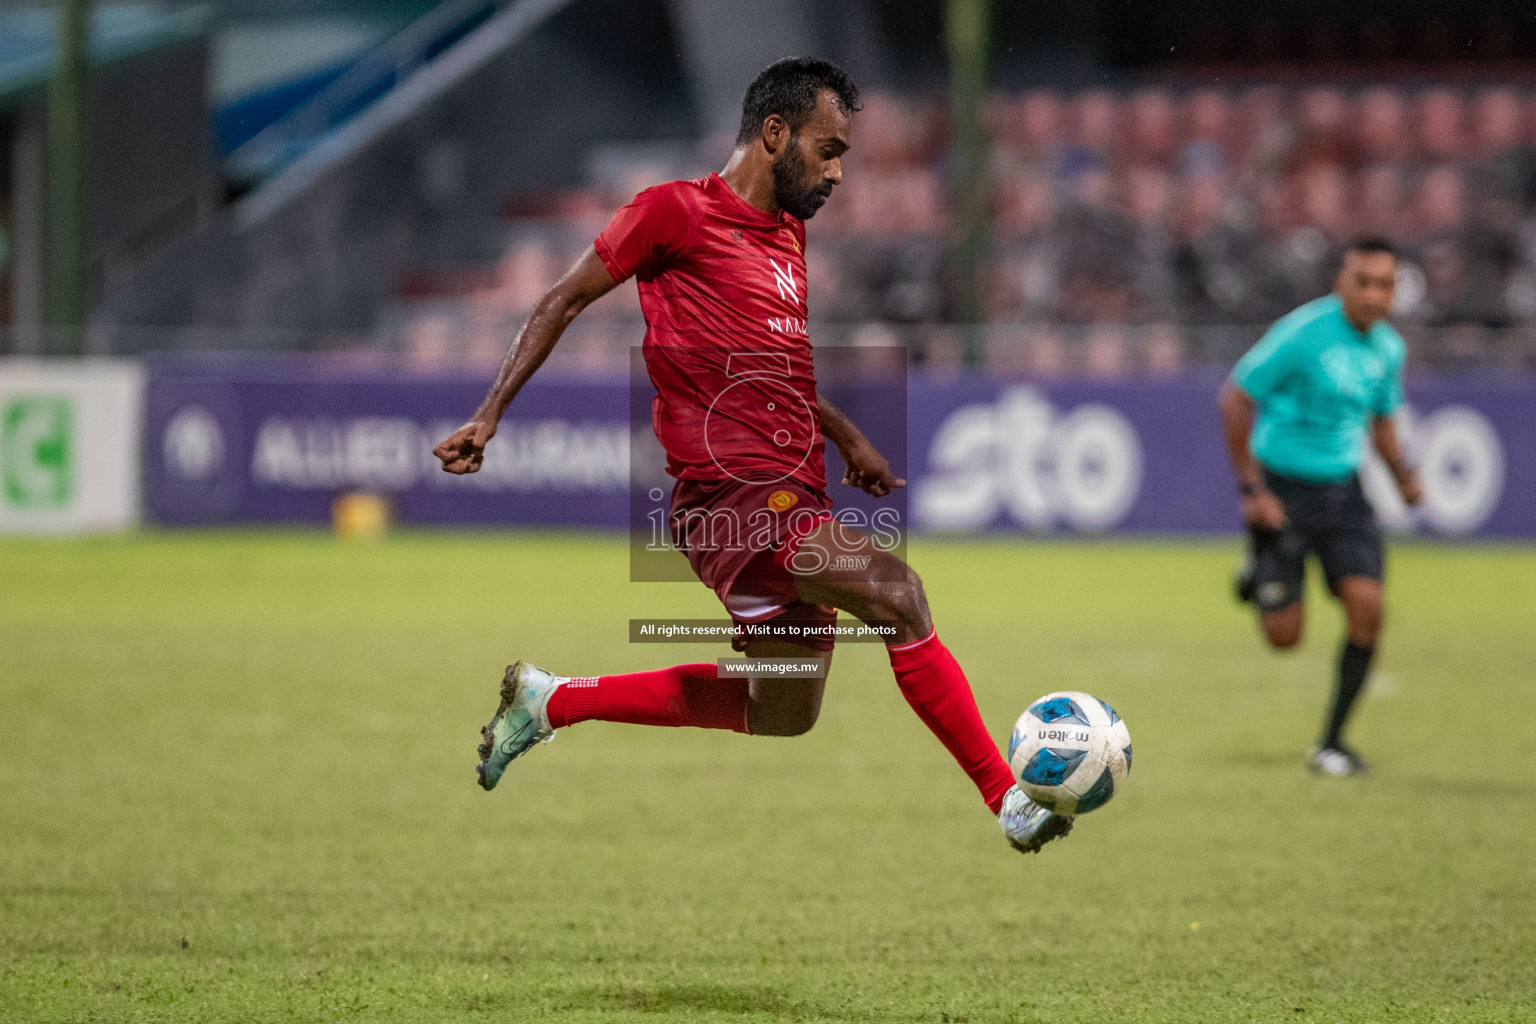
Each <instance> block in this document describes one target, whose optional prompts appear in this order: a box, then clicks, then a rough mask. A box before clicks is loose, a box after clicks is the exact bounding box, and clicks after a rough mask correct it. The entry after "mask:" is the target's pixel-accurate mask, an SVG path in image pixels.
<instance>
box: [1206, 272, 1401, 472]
mask: <svg viewBox="0 0 1536 1024" xmlns="http://www.w3.org/2000/svg"><path fill="white" fill-rule="evenodd" d="M1406 351H1407V349H1406V346H1404V345H1403V339H1402V336H1401V335H1400V334H1398V333H1397V331H1395V330H1393V328H1392V325H1391V324H1389V323H1387V322H1386V321H1385V320H1378V321H1376V322H1375V323H1374V324H1372V325H1371V329H1370V330H1368V331H1365V332H1364V333H1362V332H1361V331H1359V330H1357V329H1356V328H1355V325H1354V324H1352V323H1350V322H1349V318H1348V317H1346V316H1345V315H1344V301H1343V300H1342V299H1340V298H1339V297H1338V296H1337V295H1325V296H1323V297H1322V298H1321V299H1316V300H1314V301H1312V302H1309V303H1307V304H1306V305H1305V306H1301V307H1299V308H1297V309H1294V310H1292V311H1291V312H1290V313H1287V314H1286V315H1285V316H1283V317H1281V318H1280V319H1279V320H1277V321H1275V324H1274V326H1273V327H1271V328H1270V329H1269V330H1268V331H1267V332H1266V333H1265V335H1264V337H1263V338H1261V339H1259V343H1258V344H1257V345H1255V346H1253V348H1251V349H1249V350H1248V352H1247V354H1246V355H1244V356H1243V358H1242V359H1240V360H1238V363H1237V366H1236V367H1234V368H1233V370H1232V383H1234V384H1236V385H1237V386H1238V387H1240V388H1242V389H1243V390H1244V391H1246V392H1247V393H1248V394H1249V395H1250V396H1251V397H1252V398H1253V400H1254V402H1255V403H1256V404H1257V405H1258V420H1257V422H1256V423H1255V424H1254V428H1253V436H1252V438H1250V440H1249V442H1248V445H1249V450H1250V451H1251V452H1253V457H1254V458H1256V459H1258V460H1259V462H1261V463H1262V464H1263V465H1265V466H1267V467H1268V468H1269V469H1271V470H1273V471H1274V472H1276V473H1279V474H1280V475H1281V476H1288V477H1292V478H1294V479H1297V480H1305V481H1307V482H1309V483H1335V482H1338V481H1341V480H1346V479H1348V478H1349V477H1350V475H1351V474H1353V473H1354V472H1355V470H1356V469H1358V468H1359V466H1360V457H1361V456H1362V455H1363V454H1364V452H1365V439H1366V436H1367V434H1368V433H1369V431H1370V424H1371V420H1372V419H1373V418H1374V417H1376V416H1386V415H1388V414H1389V413H1391V412H1392V411H1393V410H1394V409H1396V408H1397V407H1398V406H1399V405H1400V404H1402V401H1403V385H1402V370H1403V355H1404V353H1405V352H1406Z"/></svg>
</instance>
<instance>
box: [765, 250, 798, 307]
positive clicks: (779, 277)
mask: <svg viewBox="0 0 1536 1024" xmlns="http://www.w3.org/2000/svg"><path fill="white" fill-rule="evenodd" d="M768 265H769V266H770V267H772V268H773V281H774V283H775V284H777V285H778V286H779V298H781V299H783V300H784V301H785V302H792V303H794V304H795V305H799V304H800V291H799V289H798V288H796V287H795V275H794V274H793V273H791V270H792V269H793V265H792V264H791V263H790V262H789V261H788V260H785V261H784V265H783V266H782V267H781V266H779V265H778V263H777V262H775V261H774V258H773V257H772V256H770V257H768Z"/></svg>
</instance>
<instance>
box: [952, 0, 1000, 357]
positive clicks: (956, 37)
mask: <svg viewBox="0 0 1536 1024" xmlns="http://www.w3.org/2000/svg"><path fill="white" fill-rule="evenodd" d="M991 21H992V4H991V0H948V8H947V10H946V11H945V19H944V22H945V26H944V27H945V42H946V44H947V46H948V49H949V102H950V111H951V119H952V121H953V123H954V133H955V153H956V156H957V157H958V159H957V161H956V164H957V170H958V171H959V175H958V178H957V180H956V181H955V186H954V187H955V192H954V197H953V209H954V212H955V240H954V241H955V286H956V298H957V300H958V302H957V309H956V313H957V315H958V317H959V320H960V323H961V325H962V326H961V355H962V358H963V359H964V360H965V363H966V365H967V366H979V365H981V364H982V363H983V362H985V361H986V354H987V353H986V330H985V326H984V321H985V318H986V317H985V296H986V289H987V275H988V264H989V262H990V260H989V256H990V252H991V242H990V237H989V227H990V225H989V224H988V210H987V171H988V166H987V165H988V148H989V144H988V139H987V128H986V125H985V124H984V123H983V122H982V118H981V103H982V96H983V93H984V92H985V91H986V87H987V49H988V46H989V36H990V35H991Z"/></svg>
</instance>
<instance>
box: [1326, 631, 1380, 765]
mask: <svg viewBox="0 0 1536 1024" xmlns="http://www.w3.org/2000/svg"><path fill="white" fill-rule="evenodd" d="M1375 653H1376V647H1375V645H1374V644H1373V645H1371V646H1370V647H1362V646H1360V645H1359V644H1356V643H1351V642H1350V641H1349V640H1347V639H1346V640H1345V641H1344V648H1343V650H1341V651H1339V674H1338V679H1337V682H1336V684H1335V689H1334V693H1333V712H1332V713H1331V714H1330V715H1329V717H1328V732H1327V733H1326V734H1325V735H1324V737H1323V746H1324V747H1325V748H1327V747H1332V748H1334V749H1338V747H1339V742H1340V737H1341V735H1342V734H1343V732H1344V723H1345V722H1346V721H1348V720H1349V712H1350V709H1351V708H1353V707H1354V706H1355V698H1357V697H1359V696H1360V691H1361V690H1363V689H1365V674H1366V672H1368V671H1370V668H1371V655H1373V654H1375Z"/></svg>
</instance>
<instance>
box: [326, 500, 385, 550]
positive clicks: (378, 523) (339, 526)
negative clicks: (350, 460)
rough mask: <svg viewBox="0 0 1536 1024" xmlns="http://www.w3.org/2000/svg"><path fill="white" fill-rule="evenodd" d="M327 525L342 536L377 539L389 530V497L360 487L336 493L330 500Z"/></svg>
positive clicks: (350, 538) (347, 538) (344, 538)
mask: <svg viewBox="0 0 1536 1024" xmlns="http://www.w3.org/2000/svg"><path fill="white" fill-rule="evenodd" d="M331 526H332V528H333V529H334V530H335V531H336V536H338V537H340V538H341V539H342V540H360V541H377V540H381V539H383V537H384V534H386V533H388V532H389V501H388V500H387V499H385V498H384V497H383V496H381V495H378V494H369V493H367V492H364V491H349V492H348V493H346V494H342V495H338V496H337V498H336V500H335V501H333V502H332V503H331Z"/></svg>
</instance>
